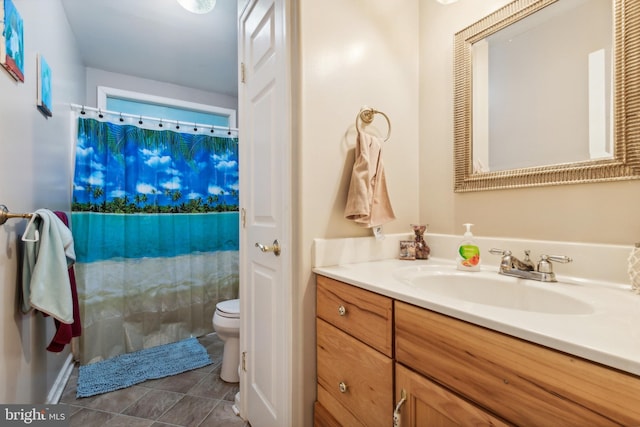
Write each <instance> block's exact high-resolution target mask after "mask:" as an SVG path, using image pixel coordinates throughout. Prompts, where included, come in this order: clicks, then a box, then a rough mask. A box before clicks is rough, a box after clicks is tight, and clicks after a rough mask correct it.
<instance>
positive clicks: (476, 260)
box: [456, 224, 480, 271]
mask: <svg viewBox="0 0 640 427" xmlns="http://www.w3.org/2000/svg"><path fill="white" fill-rule="evenodd" d="M463 225H464V226H465V227H467V231H466V232H465V233H464V236H463V238H462V241H461V242H460V245H459V246H458V256H457V259H456V267H457V268H458V270H464V271H480V248H478V245H476V242H475V240H474V239H473V234H472V233H471V226H472V225H473V224H463Z"/></svg>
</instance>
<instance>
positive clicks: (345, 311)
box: [338, 305, 347, 316]
mask: <svg viewBox="0 0 640 427" xmlns="http://www.w3.org/2000/svg"><path fill="white" fill-rule="evenodd" d="M338 314H339V315H340V316H344V315H345V314H347V309H346V308H344V305H341V306H340V307H338Z"/></svg>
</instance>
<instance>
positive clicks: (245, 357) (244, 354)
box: [242, 351, 247, 372]
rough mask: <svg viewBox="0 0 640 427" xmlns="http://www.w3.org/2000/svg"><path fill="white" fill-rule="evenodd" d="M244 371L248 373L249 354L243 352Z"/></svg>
mask: <svg viewBox="0 0 640 427" xmlns="http://www.w3.org/2000/svg"><path fill="white" fill-rule="evenodd" d="M242 371H243V372H247V352H246V351H243V352H242Z"/></svg>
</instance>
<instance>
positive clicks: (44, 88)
mask: <svg viewBox="0 0 640 427" xmlns="http://www.w3.org/2000/svg"><path fill="white" fill-rule="evenodd" d="M36 68H37V69H38V74H37V76H38V110H40V112H41V113H42V114H44V115H45V116H47V117H51V116H52V115H53V113H52V111H53V110H52V104H51V68H50V67H49V64H47V61H46V60H45V59H44V56H42V55H38V58H37V67H36Z"/></svg>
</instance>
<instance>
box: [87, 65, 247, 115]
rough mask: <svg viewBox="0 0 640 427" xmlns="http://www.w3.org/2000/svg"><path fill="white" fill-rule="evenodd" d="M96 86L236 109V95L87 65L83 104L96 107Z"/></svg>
mask: <svg viewBox="0 0 640 427" xmlns="http://www.w3.org/2000/svg"><path fill="white" fill-rule="evenodd" d="M98 86H106V87H111V88H117V89H122V90H130V91H132V92H139V93H144V94H150V95H155V96H162V97H165V98H173V99H179V100H182V101H188V102H195V103H198V104H206V105H214V106H216V107H223V108H230V109H233V110H236V111H238V97H236V96H229V95H224V94H220V93H215V92H207V91H204V90H199V89H193V88H189V87H185V86H178V85H175V84H171V83H165V82H160V81H157V80H149V79H142V78H139V77H135V76H130V75H127V74H120V73H113V72H110V71H104V70H99V69H97V68H91V67H87V86H86V91H87V98H86V100H85V101H84V103H85V105H88V106H90V107H97V105H98V104H97V89H98Z"/></svg>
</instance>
